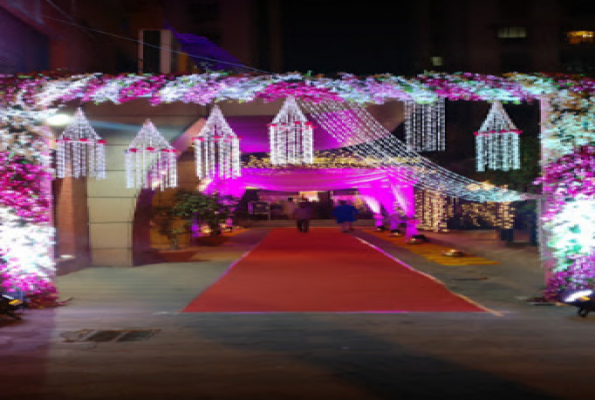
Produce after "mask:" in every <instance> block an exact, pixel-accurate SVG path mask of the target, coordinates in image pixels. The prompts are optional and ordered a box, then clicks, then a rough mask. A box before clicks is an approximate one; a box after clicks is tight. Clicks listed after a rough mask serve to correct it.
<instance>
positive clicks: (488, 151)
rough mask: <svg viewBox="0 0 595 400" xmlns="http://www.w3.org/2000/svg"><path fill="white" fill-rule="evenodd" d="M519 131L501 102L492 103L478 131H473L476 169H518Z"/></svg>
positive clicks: (519, 165) (519, 160) (519, 158)
mask: <svg viewBox="0 0 595 400" xmlns="http://www.w3.org/2000/svg"><path fill="white" fill-rule="evenodd" d="M521 132H522V131H520V130H519V129H517V127H516V126H515V125H514V123H513V122H512V120H511V119H510V117H509V116H508V114H507V113H506V111H505V110H504V107H503V106H502V103H500V102H499V101H495V102H494V103H492V107H491V108H490V112H489V113H488V116H487V117H486V120H485V121H484V122H483V124H482V125H481V128H479V131H477V132H475V144H476V156H477V170H478V171H485V170H486V168H489V169H492V170H502V171H509V170H511V169H519V168H520V167H521V156H520V140H519V135H520V134H521Z"/></svg>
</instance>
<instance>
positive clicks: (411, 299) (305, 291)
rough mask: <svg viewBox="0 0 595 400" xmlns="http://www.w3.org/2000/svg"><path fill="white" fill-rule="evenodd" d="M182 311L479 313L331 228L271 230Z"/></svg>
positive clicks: (466, 303) (427, 279)
mask: <svg viewBox="0 0 595 400" xmlns="http://www.w3.org/2000/svg"><path fill="white" fill-rule="evenodd" d="M184 311H185V312H309V311H310V312H317V311H323V312H324V311H326V312H408V311H411V312H420V311H422V312H423V311H426V312H446V311H475V312H482V311H485V310H484V309H482V308H480V307H479V306H477V305H475V304H473V303H471V302H469V301H467V300H465V299H464V298H462V297H459V296H457V295H455V294H453V293H451V292H449V291H448V290H447V289H446V288H445V287H444V286H443V285H442V284H441V283H439V282H437V281H435V280H433V279H431V278H429V277H427V276H425V275H422V274H421V273H418V272H416V271H414V270H411V269H409V268H407V267H405V266H403V265H401V264H400V263H398V262H396V261H395V260H394V259H392V258H390V257H388V256H387V255H385V254H383V253H381V252H380V251H378V250H375V249H374V248H372V247H370V246H368V245H366V244H365V243H362V242H361V241H359V240H358V239H357V238H355V237H354V236H352V235H350V234H346V233H341V232H339V230H338V229H331V228H314V229H312V230H311V231H310V232H309V233H299V232H297V230H295V229H291V228H278V229H275V230H273V231H271V232H270V233H269V234H268V235H267V236H266V237H265V239H264V240H263V241H262V243H260V244H259V245H258V246H257V247H256V248H255V249H253V250H252V251H251V252H250V253H249V254H248V255H247V256H246V257H244V258H243V259H242V260H240V261H239V262H238V263H237V264H236V265H235V266H233V268H231V269H230V270H229V271H228V272H227V273H226V274H224V275H223V276H222V277H221V278H220V279H219V280H218V281H217V282H216V283H214V284H213V285H212V286H211V287H209V288H208V289H207V290H206V291H205V292H203V293H202V294H200V295H199V296H198V297H197V298H196V299H195V300H194V301H193V302H192V303H190V304H189V305H188V306H187V307H186V308H185V309H184Z"/></svg>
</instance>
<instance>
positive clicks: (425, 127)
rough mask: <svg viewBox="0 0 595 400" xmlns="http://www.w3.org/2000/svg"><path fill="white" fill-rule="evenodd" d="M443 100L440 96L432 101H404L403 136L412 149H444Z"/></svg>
mask: <svg viewBox="0 0 595 400" xmlns="http://www.w3.org/2000/svg"><path fill="white" fill-rule="evenodd" d="M444 109H445V100H444V98H442V97H440V98H438V99H437V100H435V101H434V102H433V103H428V104H421V103H416V102H415V101H411V100H410V101H406V102H405V138H406V142H407V147H408V148H409V149H410V150H413V151H444V149H445V147H446V139H445V134H444Z"/></svg>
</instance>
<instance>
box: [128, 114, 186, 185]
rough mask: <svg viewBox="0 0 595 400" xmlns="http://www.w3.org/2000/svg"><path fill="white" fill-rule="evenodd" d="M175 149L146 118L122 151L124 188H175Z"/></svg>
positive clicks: (176, 176) (176, 180)
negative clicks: (124, 161)
mask: <svg viewBox="0 0 595 400" xmlns="http://www.w3.org/2000/svg"><path fill="white" fill-rule="evenodd" d="M176 152H177V151H176V150H175V149H174V148H173V147H172V146H171V145H170V144H169V142H168V141H167V140H165V138H164V137H163V136H161V134H160V133H159V131H158V130H157V128H155V126H154V125H153V123H152V122H151V121H150V120H148V119H147V120H146V121H145V123H144V125H143V127H142V129H141V130H140V131H139V133H138V134H137V135H136V137H135V138H134V139H133V140H132V142H131V143H130V145H129V146H128V149H127V150H126V182H127V187H128V188H145V189H149V188H151V189H156V188H159V189H161V190H163V189H165V188H170V187H176V186H177V185H178V171H177V159H176Z"/></svg>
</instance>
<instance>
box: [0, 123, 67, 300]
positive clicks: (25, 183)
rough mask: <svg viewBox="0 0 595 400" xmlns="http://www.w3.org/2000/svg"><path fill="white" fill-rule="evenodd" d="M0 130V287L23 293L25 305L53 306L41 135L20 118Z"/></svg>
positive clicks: (45, 167) (50, 230)
mask: <svg viewBox="0 0 595 400" xmlns="http://www.w3.org/2000/svg"><path fill="white" fill-rule="evenodd" d="M2 123H3V124H2V126H0V286H1V287H3V288H4V290H7V291H9V292H14V291H17V292H22V293H24V295H25V297H26V299H27V303H28V305H29V306H30V307H40V306H41V305H42V304H43V305H50V304H57V291H56V287H55V285H54V283H53V278H54V270H55V268H54V261H53V259H52V257H51V253H50V252H51V249H52V246H53V236H54V228H52V227H51V225H50V222H51V221H50V210H51V195H50V194H49V193H48V192H47V188H46V187H44V185H47V184H48V182H50V181H51V179H52V176H51V173H50V170H49V168H48V161H49V160H48V158H47V155H46V154H45V153H46V152H47V149H46V145H45V143H44V139H43V138H40V136H43V134H44V132H43V131H41V130H40V129H39V128H38V127H36V126H32V125H30V124H28V122H27V120H26V119H23V118H14V117H11V118H4V119H3V120H2Z"/></svg>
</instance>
